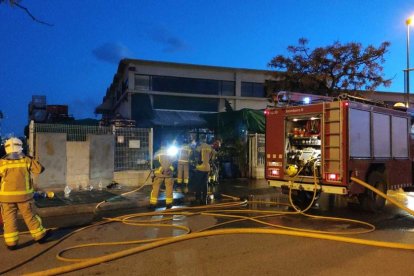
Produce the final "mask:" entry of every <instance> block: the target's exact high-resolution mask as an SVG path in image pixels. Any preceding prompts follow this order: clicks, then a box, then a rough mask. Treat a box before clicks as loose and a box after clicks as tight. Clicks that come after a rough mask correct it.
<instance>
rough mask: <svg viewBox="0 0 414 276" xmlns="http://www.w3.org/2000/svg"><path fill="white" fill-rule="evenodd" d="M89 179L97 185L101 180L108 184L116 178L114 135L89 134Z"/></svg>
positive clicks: (92, 183) (93, 184)
mask: <svg viewBox="0 0 414 276" xmlns="http://www.w3.org/2000/svg"><path fill="white" fill-rule="evenodd" d="M88 141H89V150H90V156H89V158H90V163H89V179H90V184H91V185H92V186H94V187H96V186H97V185H98V184H99V181H101V182H102V184H103V185H107V184H108V183H110V182H111V181H112V180H113V179H114V158H115V141H114V137H113V136H112V135H89V136H88Z"/></svg>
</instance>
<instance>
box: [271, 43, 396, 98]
mask: <svg viewBox="0 0 414 276" xmlns="http://www.w3.org/2000/svg"><path fill="white" fill-rule="evenodd" d="M307 44H308V40H307V39H305V38H301V39H299V45H298V46H289V47H288V48H287V49H288V51H289V53H290V54H291V56H290V57H285V56H283V55H278V56H276V57H274V58H273V59H272V60H271V61H270V62H269V66H270V67H272V68H274V69H276V70H279V72H275V76H276V79H277V80H278V81H277V82H276V83H278V87H279V88H282V90H283V89H284V90H292V91H298V92H307V93H314V94H320V95H328V96H333V95H336V94H338V93H339V92H347V93H350V92H355V93H356V92H358V91H360V90H368V91H374V90H375V89H376V88H377V87H378V86H380V85H384V86H385V87H388V86H389V85H390V84H391V79H385V78H383V73H382V71H383V67H382V64H383V63H384V61H385V60H384V54H385V53H387V51H388V47H389V46H390V43H389V42H383V43H382V44H381V45H380V46H379V47H378V48H376V47H374V46H372V45H369V46H368V47H366V48H363V47H362V45H361V44H360V43H356V42H351V43H347V44H341V43H339V42H335V43H333V44H332V45H328V46H325V47H318V48H315V49H313V50H312V51H311V50H310V49H309V48H308V47H307ZM272 92H274V91H272Z"/></svg>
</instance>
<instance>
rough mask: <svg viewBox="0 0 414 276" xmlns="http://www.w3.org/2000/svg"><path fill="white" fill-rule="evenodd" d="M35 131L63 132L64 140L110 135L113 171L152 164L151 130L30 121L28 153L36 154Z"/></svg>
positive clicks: (80, 140)
mask: <svg viewBox="0 0 414 276" xmlns="http://www.w3.org/2000/svg"><path fill="white" fill-rule="evenodd" d="M37 133H66V141H68V142H69V141H72V142H73V141H78V142H82V141H87V139H88V138H87V137H88V135H112V136H113V137H114V145H115V146H114V151H115V152H114V171H124V170H147V169H149V168H151V167H152V153H153V130H152V129H151V128H131V127H115V126H109V127H108V126H106V127H104V126H90V125H69V124H41V123H33V122H32V123H31V124H30V127H29V153H30V155H32V156H36V152H35V149H36V147H35V141H36V139H35V137H36V134H37Z"/></svg>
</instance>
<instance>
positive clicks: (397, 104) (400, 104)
mask: <svg viewBox="0 0 414 276" xmlns="http://www.w3.org/2000/svg"><path fill="white" fill-rule="evenodd" d="M394 107H405V104H403V103H395V104H394Z"/></svg>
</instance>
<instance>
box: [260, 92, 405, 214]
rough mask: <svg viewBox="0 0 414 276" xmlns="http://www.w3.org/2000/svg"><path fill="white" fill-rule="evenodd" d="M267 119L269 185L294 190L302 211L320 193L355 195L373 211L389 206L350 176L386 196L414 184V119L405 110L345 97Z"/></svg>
mask: <svg viewBox="0 0 414 276" xmlns="http://www.w3.org/2000/svg"><path fill="white" fill-rule="evenodd" d="M279 105H280V104H279ZM265 114H266V165H265V177H266V179H267V181H268V183H269V185H270V186H275V187H280V188H282V191H284V192H286V191H289V189H291V192H292V199H293V203H295V205H297V206H299V207H300V208H304V207H303V206H307V205H309V204H310V203H311V200H312V198H313V197H315V196H314V195H315V194H317V195H319V194H320V193H330V194H338V195H345V196H349V197H354V196H355V197H357V198H358V200H359V203H360V204H361V205H362V206H363V207H364V208H365V209H368V210H372V211H374V210H379V209H381V208H382V207H384V205H385V199H383V198H382V197H380V196H377V195H376V194H374V193H373V192H371V191H370V190H369V189H365V188H364V187H362V186H361V185H359V184H357V183H353V182H352V181H351V179H350V178H351V177H356V178H359V179H361V180H363V181H365V182H367V183H369V184H370V185H372V186H374V187H376V188H377V189H379V190H381V191H383V192H385V193H386V191H387V190H388V189H398V188H406V187H410V186H412V185H413V183H412V167H413V162H412V160H413V158H412V156H411V155H410V152H411V149H410V147H411V116H410V114H409V113H408V112H407V111H406V110H396V109H393V108H388V107H386V106H385V105H381V104H379V103H376V102H372V101H369V100H365V99H362V98H357V97H351V96H347V95H341V96H339V97H337V98H332V99H330V100H327V99H324V101H322V102H319V103H310V104H301V105H291V104H290V105H289V104H286V105H281V106H276V107H270V108H267V109H266V110H265ZM315 188H316V192H314V191H315Z"/></svg>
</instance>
